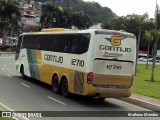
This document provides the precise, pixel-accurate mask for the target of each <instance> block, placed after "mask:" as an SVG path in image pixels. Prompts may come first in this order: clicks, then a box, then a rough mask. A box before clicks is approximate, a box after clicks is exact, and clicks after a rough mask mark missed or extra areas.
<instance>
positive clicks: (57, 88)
mask: <svg viewBox="0 0 160 120" xmlns="http://www.w3.org/2000/svg"><path fill="white" fill-rule="evenodd" d="M52 89H53V92H54V93H60V84H59V81H58V76H55V77H54V78H53V80H52Z"/></svg>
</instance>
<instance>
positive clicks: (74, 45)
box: [71, 39, 78, 54]
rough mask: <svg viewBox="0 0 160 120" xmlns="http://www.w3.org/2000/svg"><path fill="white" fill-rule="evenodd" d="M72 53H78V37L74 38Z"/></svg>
mask: <svg viewBox="0 0 160 120" xmlns="http://www.w3.org/2000/svg"><path fill="white" fill-rule="evenodd" d="M71 53H74V54H77V53H78V39H73V40H72V49H71Z"/></svg>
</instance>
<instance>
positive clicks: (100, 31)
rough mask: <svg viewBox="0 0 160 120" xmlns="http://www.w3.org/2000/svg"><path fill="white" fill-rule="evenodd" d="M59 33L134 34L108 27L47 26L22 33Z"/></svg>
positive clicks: (133, 36) (131, 35) (130, 35)
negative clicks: (82, 28)
mask: <svg viewBox="0 0 160 120" xmlns="http://www.w3.org/2000/svg"><path fill="white" fill-rule="evenodd" d="M54 33H57V34H61V33H66V34H68V33H95V34H111V35H117V36H118V35H123V36H126V37H131V38H135V35H133V34H132V33H128V32H123V31H117V30H108V29H86V30H77V29H76V30H74V29H64V28H48V29H42V31H40V32H27V33H22V35H32V34H34V35H36V34H54Z"/></svg>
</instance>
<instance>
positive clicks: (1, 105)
mask: <svg viewBox="0 0 160 120" xmlns="http://www.w3.org/2000/svg"><path fill="white" fill-rule="evenodd" d="M0 107H4V108H5V109H6V110H3V109H1V108H0V110H2V111H4V112H6V111H7V112H14V111H15V110H13V109H11V108H9V107H7V106H6V105H4V104H2V103H0ZM13 118H14V119H16V120H29V119H28V118H26V117H20V118H19V117H13Z"/></svg>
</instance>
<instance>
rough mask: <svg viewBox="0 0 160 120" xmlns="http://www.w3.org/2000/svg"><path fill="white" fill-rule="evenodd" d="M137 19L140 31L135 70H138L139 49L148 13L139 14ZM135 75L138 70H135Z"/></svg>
mask: <svg viewBox="0 0 160 120" xmlns="http://www.w3.org/2000/svg"><path fill="white" fill-rule="evenodd" d="M136 19H137V20H138V22H139V33H138V41H137V55H136V68H135V70H137V61H138V51H139V46H140V39H141V29H142V24H143V23H144V22H145V21H146V20H147V19H148V14H147V13H145V14H143V15H142V16H137V18H136ZM135 75H136V72H135Z"/></svg>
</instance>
